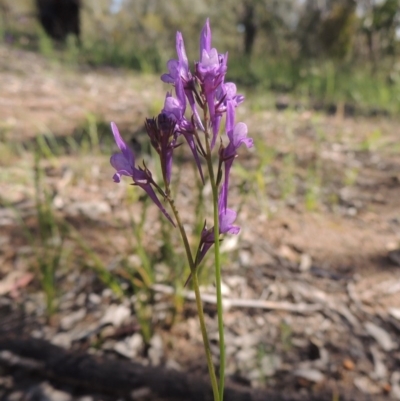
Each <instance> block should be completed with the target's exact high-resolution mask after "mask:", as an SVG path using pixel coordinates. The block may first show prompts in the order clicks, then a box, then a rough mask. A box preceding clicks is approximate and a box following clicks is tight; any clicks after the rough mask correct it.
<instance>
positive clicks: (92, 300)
mask: <svg viewBox="0 0 400 401" xmlns="http://www.w3.org/2000/svg"><path fill="white" fill-rule="evenodd" d="M88 299H89V302H90V303H91V304H93V305H98V304H99V303H100V302H101V297H100V295H97V294H95V293H94V292H92V293H91V294H89V297H88Z"/></svg>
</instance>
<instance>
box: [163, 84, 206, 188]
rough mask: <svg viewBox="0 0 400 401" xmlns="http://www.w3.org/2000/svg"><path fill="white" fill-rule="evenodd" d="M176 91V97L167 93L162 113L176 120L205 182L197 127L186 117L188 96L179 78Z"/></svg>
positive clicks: (179, 131) (177, 128) (178, 128)
mask: <svg viewBox="0 0 400 401" xmlns="http://www.w3.org/2000/svg"><path fill="white" fill-rule="evenodd" d="M175 92H176V96H177V98H176V99H175V98H174V97H173V96H172V95H171V94H169V93H167V96H166V98H165V103H164V108H163V110H162V113H164V114H165V115H167V116H168V117H169V118H171V119H173V120H174V121H175V122H176V130H177V132H178V133H179V134H181V135H183V136H184V138H185V139H186V142H187V143H188V145H189V148H190V150H191V151H192V154H193V157H194V160H195V162H196V165H197V168H198V169H199V173H200V177H201V179H202V181H203V183H204V176H203V171H202V168H201V163H200V158H199V154H198V152H197V146H196V142H195V137H194V132H195V129H196V128H195V127H194V125H193V124H192V122H190V121H188V120H187V119H186V118H185V110H186V98H185V93H184V90H183V86H182V82H181V81H180V80H179V79H178V80H177V81H176V84H175Z"/></svg>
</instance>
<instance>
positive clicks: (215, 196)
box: [205, 134, 225, 401]
mask: <svg viewBox="0 0 400 401" xmlns="http://www.w3.org/2000/svg"><path fill="white" fill-rule="evenodd" d="M205 137H206V147H207V157H206V159H207V166H208V173H209V175H210V181H211V187H212V194H213V207H214V238H215V244H214V257H215V286H216V287H217V312H218V333H219V360H220V363H219V394H220V401H223V397H224V384H225V383H224V382H225V336H224V321H223V309H222V282H221V259H220V251H219V210H218V184H217V182H216V180H215V175H214V169H213V163H212V158H211V147H210V141H209V136H208V135H207V134H206V135H205Z"/></svg>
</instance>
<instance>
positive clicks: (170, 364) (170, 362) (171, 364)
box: [165, 359, 182, 372]
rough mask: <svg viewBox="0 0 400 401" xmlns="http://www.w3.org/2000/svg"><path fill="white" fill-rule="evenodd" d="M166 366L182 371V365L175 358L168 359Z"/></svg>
mask: <svg viewBox="0 0 400 401" xmlns="http://www.w3.org/2000/svg"><path fill="white" fill-rule="evenodd" d="M165 367H166V368H167V369H172V370H176V371H178V372H181V371H182V366H181V365H180V364H179V363H178V362H176V361H175V359H167V362H166V363H165Z"/></svg>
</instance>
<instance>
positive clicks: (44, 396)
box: [26, 382, 72, 401]
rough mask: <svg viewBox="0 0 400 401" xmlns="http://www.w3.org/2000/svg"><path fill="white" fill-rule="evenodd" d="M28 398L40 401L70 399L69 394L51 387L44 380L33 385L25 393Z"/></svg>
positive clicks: (63, 400)
mask: <svg viewBox="0 0 400 401" xmlns="http://www.w3.org/2000/svg"><path fill="white" fill-rule="evenodd" d="M26 399H28V400H40V401H71V400H72V396H71V394H68V393H66V392H65V391H60V390H57V389H55V388H54V387H52V386H51V385H50V384H49V383H47V382H44V383H41V384H40V385H38V386H35V387H33V388H32V389H31V390H30V391H29V392H28V394H27V395H26Z"/></svg>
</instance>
